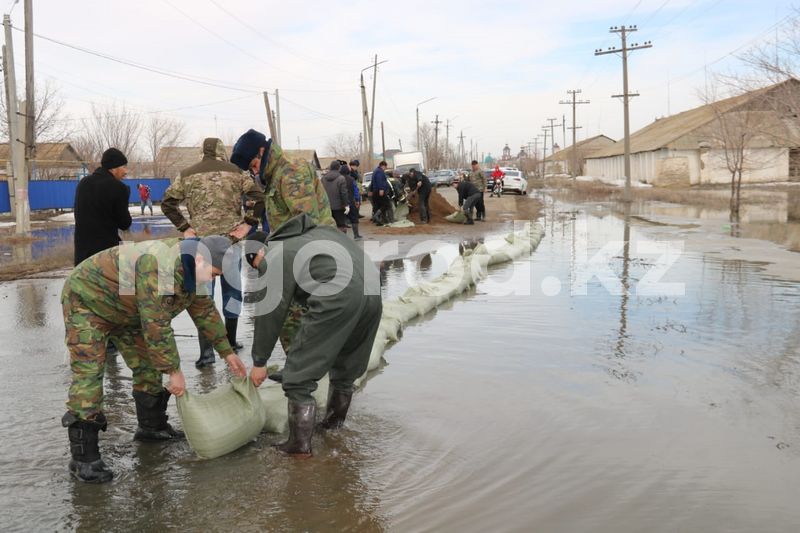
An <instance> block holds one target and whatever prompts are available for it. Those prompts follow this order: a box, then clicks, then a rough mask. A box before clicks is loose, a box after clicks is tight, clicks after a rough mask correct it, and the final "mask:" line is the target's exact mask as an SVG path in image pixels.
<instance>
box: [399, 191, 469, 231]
mask: <svg viewBox="0 0 800 533" xmlns="http://www.w3.org/2000/svg"><path fill="white" fill-rule="evenodd" d="M410 203H411V210H410V212H409V214H408V219H409V220H411V221H412V222H414V223H415V224H418V223H419V221H420V220H419V208H418V207H417V197H416V195H412V196H411V198H410ZM428 205H429V206H430V208H431V224H447V223H448V222H447V220H445V218H444V217H446V216H447V215H451V214H453V211H458V208H456V207H453V206H452V205H450V202H448V201H447V200H446V199H445V197H444V196H442V195H441V194H439V191H437V190H436V189H433V190H432V191H431V197H430V201H429V202H428Z"/></svg>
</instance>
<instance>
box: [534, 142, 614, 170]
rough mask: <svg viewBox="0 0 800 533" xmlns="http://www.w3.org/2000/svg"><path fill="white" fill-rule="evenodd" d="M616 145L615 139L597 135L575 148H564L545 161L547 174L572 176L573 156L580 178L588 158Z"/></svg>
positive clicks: (578, 143) (576, 145)
mask: <svg viewBox="0 0 800 533" xmlns="http://www.w3.org/2000/svg"><path fill="white" fill-rule="evenodd" d="M613 144H614V139H612V138H610V137H606V136H605V135H595V136H594V137H590V138H588V139H584V140H582V141H579V142H577V143H575V146H570V147H569V148H564V149H563V150H559V151H558V152H556V153H554V154H552V155H550V156H548V157H547V158H546V159H545V168H546V170H545V174H571V173H572V172H571V167H572V165H573V154H574V157H575V165H577V168H576V169H575V175H576V176H580V175H582V174H583V170H584V167H585V164H586V158H587V157H590V156H592V155H593V154H595V153H596V152H597V151H599V150H602V149H603V148H608V147H610V146H612V145H613Z"/></svg>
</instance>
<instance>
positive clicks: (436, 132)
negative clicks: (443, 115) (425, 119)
mask: <svg viewBox="0 0 800 533" xmlns="http://www.w3.org/2000/svg"><path fill="white" fill-rule="evenodd" d="M441 123H442V121H441V120H439V115H436V120H434V121H433V122H431V124H433V150H434V151H433V153H434V154H436V159H435V160H434V165H433V166H435V167H436V170H438V169H439V124H441Z"/></svg>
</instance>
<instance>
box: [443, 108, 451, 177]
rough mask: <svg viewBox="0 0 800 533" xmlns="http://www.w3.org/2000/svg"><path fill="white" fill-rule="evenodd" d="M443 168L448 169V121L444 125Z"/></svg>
mask: <svg viewBox="0 0 800 533" xmlns="http://www.w3.org/2000/svg"><path fill="white" fill-rule="evenodd" d="M444 131H445V134H444V166H445V167H447V168H450V119H449V118H448V119H447V120H445V124H444Z"/></svg>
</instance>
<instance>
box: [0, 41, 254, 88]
mask: <svg viewBox="0 0 800 533" xmlns="http://www.w3.org/2000/svg"><path fill="white" fill-rule="evenodd" d="M12 27H13V28H14V29H15V30H17V31H19V32H23V31H24V30H22V29H21V28H17V27H16V26H12ZM33 35H34V37H36V38H37V39H42V40H44V41H48V42H51V43H53V44H57V45H59V46H63V47H65V48H70V49H72V50H76V51H78V52H83V53H85V54H89V55H93V56H96V57H100V58H103V59H106V60H108V61H113V62H115V63H119V64H122V65H126V66H129V67H133V68H136V69H139V70H144V71H147V72H152V73H154V74H159V75H161V76H167V77H169V78H175V79H179V80H184V81H190V82H193V83H198V84H201V85H207V86H209V87H216V88H218V89H228V90H230V91H239V92H248V93H255V92H258V93H259V94H260V93H261V91H255V90H254V89H245V88H244V87H255V86H248V85H240V86H238V87H237V86H234V85H233V84H228V83H226V82H224V81H218V80H212V79H210V78H201V77H198V76H193V75H190V74H183V73H180V72H175V71H169V70H166V69H162V68H160V67H154V66H151V65H146V64H144V63H137V62H135V61H131V60H128V59H121V58H118V57H114V56H111V55H108V54H105V53H103V52H98V51H96V50H90V49H89V48H84V47H82V46H78V45H74V44H69V43H65V42H64V41H59V40H58V39H53V38H52V37H46V36H44V35H41V34H38V33H34V34H33Z"/></svg>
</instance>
